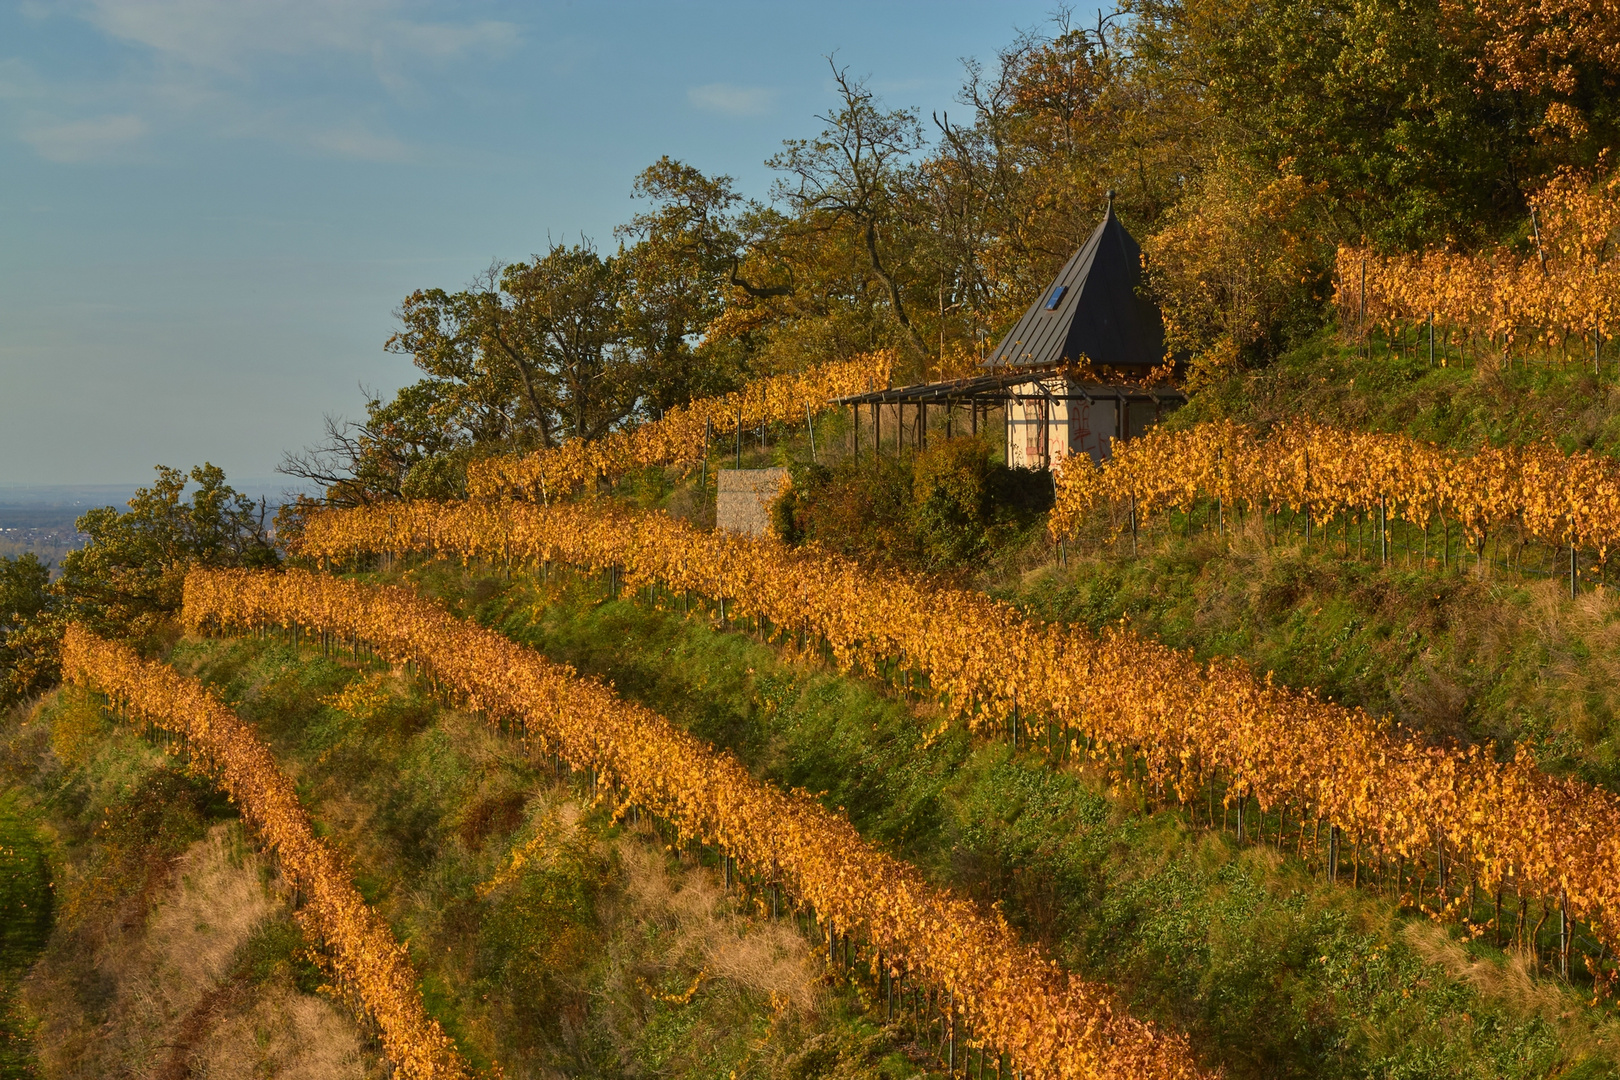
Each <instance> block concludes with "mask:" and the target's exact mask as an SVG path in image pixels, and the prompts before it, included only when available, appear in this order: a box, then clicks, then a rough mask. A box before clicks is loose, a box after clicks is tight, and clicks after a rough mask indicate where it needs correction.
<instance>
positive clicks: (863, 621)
mask: <svg viewBox="0 0 1620 1080" xmlns="http://www.w3.org/2000/svg"><path fill="white" fill-rule="evenodd" d="M1219 448H1220V444H1219V443H1216V444H1215V446H1214V447H1212V448H1209V449H1206V451H1205V452H1206V453H1207V454H1208V455H1209V456H1211V457H1213V458H1216V459H1219V458H1220V457H1221V455H1220V454H1219V453H1217V452H1216V451H1217V450H1218V449H1219ZM303 542H304V551H305V553H306V554H310V555H315V556H319V557H323V558H333V557H339V556H349V555H356V554H362V553H379V552H394V553H398V552H406V551H430V552H439V553H453V554H458V555H461V556H463V557H467V558H483V559H490V560H498V561H501V562H505V563H507V564H508V565H510V563H511V562H513V561H535V562H548V561H551V560H563V561H566V562H569V563H573V564H577V565H582V566H585V567H589V568H591V569H596V570H603V569H608V568H610V567H612V568H615V569H616V571H617V572H618V573H621V574H622V576H623V580H624V581H625V583H626V584H627V585H643V584H648V583H651V582H655V581H661V582H664V583H665V584H666V585H667V586H668V587H669V588H670V589H671V590H673V591H675V592H676V593H678V594H679V593H685V592H687V591H691V592H696V593H698V594H701V595H706V596H710V597H714V598H718V599H722V600H724V601H726V602H728V603H729V605H730V607H731V610H732V612H733V613H734V614H736V615H738V616H763V617H764V618H765V619H768V620H769V621H770V622H771V623H772V624H773V625H774V626H776V627H777V628H778V630H779V632H781V633H783V634H788V635H794V634H798V635H812V636H818V637H819V638H820V640H821V643H822V644H823V645H824V647H825V649H826V651H827V655H828V656H829V657H830V658H831V659H832V660H833V661H834V662H835V663H836V664H838V666H839V667H840V668H842V669H843V670H846V671H856V672H859V673H862V674H878V673H879V672H880V671H883V670H885V669H886V668H887V667H888V666H889V665H893V666H894V667H898V668H903V669H907V670H910V671H914V672H916V673H918V674H919V675H920V676H924V677H926V679H927V685H928V687H929V690H928V692H929V693H932V694H933V695H936V696H937V697H938V699H939V701H940V703H941V704H942V705H943V706H944V707H945V709H946V710H947V711H948V712H949V713H950V714H951V715H952V716H954V717H955V718H957V719H958V720H960V721H963V722H965V723H966V724H968V725H969V726H970V728H972V729H973V730H976V731H979V732H995V731H999V730H1004V729H1007V728H1013V729H1014V730H1016V729H1017V728H1018V726H1019V725H1020V724H1021V725H1022V727H1023V729H1024V730H1026V731H1028V730H1030V729H1033V730H1035V731H1036V732H1037V735H1036V738H1042V739H1043V741H1045V743H1046V745H1047V746H1048V747H1054V748H1056V750H1055V752H1056V753H1057V755H1058V756H1060V757H1068V756H1071V755H1072V753H1073V752H1076V751H1081V752H1087V753H1089V754H1090V755H1091V757H1092V758H1094V759H1096V760H1099V761H1102V762H1105V763H1106V764H1107V765H1108V767H1109V768H1111V769H1113V770H1114V771H1115V773H1116V774H1117V775H1121V776H1123V775H1126V774H1127V771H1128V772H1129V775H1131V776H1133V777H1134V778H1136V779H1137V780H1138V781H1139V782H1141V783H1142V784H1143V785H1144V786H1146V787H1151V788H1153V789H1154V790H1160V791H1165V792H1168V793H1171V794H1173V795H1175V797H1177V798H1179V799H1180V800H1182V801H1183V802H1184V803H1187V802H1190V801H1192V799H1193V798H1194V797H1196V796H1197V795H1199V794H1200V793H1201V792H1203V791H1204V790H1206V785H1208V790H1210V791H1211V792H1212V793H1213V789H1214V787H1215V785H1216V784H1217V783H1219V782H1224V786H1225V789H1224V790H1225V793H1224V794H1223V796H1222V797H1223V799H1225V800H1230V801H1246V800H1248V799H1254V800H1255V801H1256V802H1258V803H1259V805H1260V806H1261V808H1262V809H1263V810H1272V809H1276V810H1283V809H1288V808H1292V809H1293V810H1294V811H1295V812H1296V814H1297V815H1298V817H1299V818H1300V819H1301V820H1303V818H1304V817H1305V816H1306V815H1307V814H1309V815H1311V816H1313V817H1314V818H1315V819H1316V821H1317V822H1318V823H1319V824H1320V823H1324V822H1325V823H1327V824H1328V825H1329V826H1330V827H1332V828H1333V829H1338V830H1343V832H1344V834H1345V837H1346V841H1347V842H1348V843H1352V844H1355V845H1356V849H1357V850H1358V851H1359V850H1362V848H1363V847H1365V849H1366V850H1367V851H1368V852H1369V853H1370V854H1373V855H1375V856H1376V857H1377V858H1379V859H1380V860H1410V859H1414V858H1417V857H1420V856H1421V855H1423V853H1425V852H1427V853H1436V852H1439V853H1440V855H1441V857H1442V858H1444V859H1446V860H1449V861H1450V862H1451V863H1452V864H1454V865H1455V866H1457V867H1459V868H1460V869H1459V871H1458V874H1467V875H1472V880H1473V882H1474V883H1475V884H1476V885H1477V887H1478V888H1480V889H1482V890H1485V891H1486V892H1487V894H1489V892H1490V891H1492V890H1496V889H1498V888H1499V887H1501V886H1502V885H1503V884H1504V883H1507V882H1510V881H1511V882H1512V884H1513V886H1514V888H1515V889H1516V890H1517V891H1518V892H1519V893H1520V895H1521V896H1524V895H1527V894H1531V893H1534V894H1538V895H1540V896H1542V897H1544V898H1549V902H1551V899H1552V898H1556V902H1557V903H1559V904H1560V905H1563V906H1564V910H1566V911H1567V912H1568V913H1569V915H1570V916H1571V917H1577V918H1581V919H1585V920H1587V921H1588V922H1589V923H1590V924H1591V925H1592V926H1593V927H1594V929H1595V930H1596V932H1597V933H1598V935H1599V937H1600V938H1602V939H1603V940H1605V941H1607V942H1609V943H1610V945H1611V947H1612V946H1613V945H1614V944H1616V943H1620V805H1617V803H1616V800H1615V799H1614V798H1613V797H1612V796H1610V795H1608V794H1607V793H1604V792H1602V791H1600V790H1598V789H1596V788H1593V787H1591V786H1590V785H1586V784H1581V783H1579V782H1576V781H1573V780H1567V779H1559V778H1555V777H1551V776H1548V775H1547V774H1545V773H1543V772H1542V771H1541V770H1540V769H1539V768H1538V767H1537V765H1536V763H1535V761H1534V758H1533V756H1532V754H1531V753H1530V751H1529V750H1527V749H1521V750H1519V751H1518V752H1517V753H1516V755H1515V756H1514V757H1513V758H1512V759H1511V760H1508V761H1505V762H1499V761H1497V760H1495V759H1494V758H1493V757H1492V756H1491V755H1490V754H1489V753H1488V752H1481V750H1480V749H1479V748H1478V747H1470V748H1467V749H1454V748H1443V747H1433V746H1428V745H1426V744H1425V743H1424V742H1423V740H1422V739H1421V738H1420V737H1419V736H1418V735H1417V734H1416V733H1414V732H1411V731H1409V730H1407V729H1404V728H1402V727H1400V726H1398V725H1391V724H1388V723H1386V722H1382V721H1378V720H1375V719H1374V718H1372V717H1370V716H1368V715H1367V714H1366V713H1365V712H1364V711H1362V710H1361V709H1357V708H1346V707H1344V706H1340V705H1336V704H1333V703H1329V702H1325V701H1322V700H1321V699H1319V698H1318V697H1317V696H1316V695H1314V694H1313V693H1311V692H1309V691H1300V690H1291V689H1285V688H1282V687H1278V686H1275V685H1273V684H1272V682H1271V680H1270V679H1269V677H1267V678H1262V677H1259V676H1257V675H1256V674H1255V673H1254V672H1253V671H1252V670H1250V669H1249V668H1248V667H1247V666H1246V665H1244V664H1243V663H1241V662H1239V661H1236V660H1232V659H1217V660H1214V661H1211V662H1210V663H1208V664H1200V663H1199V662H1198V661H1196V660H1195V659H1194V658H1193V657H1192V656H1191V655H1190V654H1189V653H1186V652H1180V651H1177V650H1174V649H1170V648H1167V647H1165V646H1163V645H1161V644H1159V643H1157V642H1155V641H1153V640H1151V639H1148V638H1144V637H1142V636H1140V635H1138V634H1135V633H1133V632H1131V631H1130V630H1129V629H1128V628H1125V627H1114V628H1110V629H1107V630H1105V631H1103V632H1102V633H1100V634H1093V633H1091V632H1089V631H1088V630H1086V629H1085V628H1083V627H1079V626H1071V625H1054V624H1041V623H1038V622H1035V621H1033V620H1030V619H1028V618H1026V617H1024V616H1022V615H1020V614H1019V613H1018V612H1017V611H1015V610H1014V609H1013V608H1012V607H1011V606H1009V605H1007V604H1004V603H1000V602H997V601H994V600H991V599H990V598H988V597H986V596H984V595H982V594H979V593H975V592H972V591H969V590H962V589H950V588H938V587H934V586H933V585H931V584H930V583H929V582H927V581H925V580H923V579H920V578H914V577H908V576H905V575H902V574H896V573H873V572H869V571H866V570H864V569H862V568H861V567H859V566H858V565H856V564H854V563H852V562H849V561H847V560H843V559H839V558H836V557H833V556H830V555H827V554H824V553H819V552H816V551H808V552H806V551H795V550H792V549H788V548H785V547H783V546H781V545H779V544H776V543H774V542H771V541H766V540H756V539H752V538H748V537H741V536H734V535H726V534H720V533H708V532H701V531H699V530H697V529H694V528H692V527H690V526H688V525H686V524H685V523H683V522H680V521H677V520H674V519H672V518H669V517H667V516H665V515H662V514H653V513H638V512H628V511H611V510H607V509H605V508H602V507H599V506H591V505H557V506H550V507H540V506H533V505H528V504H521V503H507V504H462V503H447V504H439V503H408V504H396V505H394V506H391V507H387V508H374V509H373V508H362V509H359V510H352V511H340V512H328V513H326V514H323V515H320V516H317V517H316V518H315V519H314V520H313V521H312V522H311V524H310V527H309V529H308V531H307V532H306V533H305V535H304V541H303ZM334 617H339V616H336V615H335V616H334ZM1043 729H1044V731H1043ZM1211 797H1213V794H1212V795H1211ZM1302 842H1303V840H1302ZM1454 876H1456V875H1454Z"/></svg>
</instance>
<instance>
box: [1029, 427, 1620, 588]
mask: <svg viewBox="0 0 1620 1080" xmlns="http://www.w3.org/2000/svg"><path fill="white" fill-rule="evenodd" d="M1056 485H1057V504H1056V506H1055V508H1054V509H1053V511H1052V517H1051V530H1052V534H1053V535H1054V536H1055V537H1057V538H1059V539H1069V538H1073V537H1074V536H1075V535H1076V534H1077V532H1078V531H1079V529H1080V526H1081V524H1082V523H1083V521H1084V520H1085V518H1086V516H1087V515H1088V514H1090V513H1091V512H1092V511H1094V510H1097V509H1100V508H1107V509H1108V510H1109V511H1110V512H1111V515H1112V517H1113V520H1114V522H1115V528H1116V529H1120V528H1124V527H1126V525H1127V523H1128V522H1130V521H1131V520H1132V518H1133V516H1134V519H1135V521H1136V522H1137V523H1138V524H1141V523H1142V522H1143V521H1145V520H1146V519H1147V518H1148V517H1149V516H1151V515H1154V514H1158V513H1162V512H1164V511H1166V510H1171V509H1176V508H1179V509H1182V510H1187V511H1190V510H1191V509H1192V508H1193V506H1194V504H1195V503H1196V502H1197V501H1198V500H1200V499H1208V500H1220V501H1221V503H1222V505H1223V508H1230V509H1231V510H1233V511H1234V512H1235V511H1236V510H1238V509H1239V508H1240V507H1246V508H1247V509H1248V510H1249V511H1250V512H1260V513H1266V512H1272V511H1276V510H1277V509H1279V508H1286V509H1288V510H1290V511H1292V512H1295V513H1299V514H1304V515H1307V516H1308V517H1309V518H1311V519H1313V520H1314V521H1317V522H1325V521H1328V520H1331V519H1332V518H1334V517H1337V516H1340V515H1344V514H1349V513H1362V514H1366V515H1373V518H1374V523H1375V528H1387V525H1388V523H1389V522H1391V521H1393V520H1395V519H1401V520H1404V521H1406V522H1408V523H1410V524H1412V525H1415V526H1417V527H1418V528H1420V529H1423V530H1425V531H1427V530H1428V528H1429V527H1430V524H1431V522H1434V521H1436V520H1441V521H1444V522H1446V523H1447V527H1448V528H1449V527H1451V526H1455V527H1456V528H1457V529H1458V530H1459V533H1460V535H1461V536H1462V537H1464V538H1465V540H1466V542H1467V543H1468V544H1469V546H1470V547H1472V548H1473V549H1474V550H1475V551H1476V552H1478V551H1479V550H1481V549H1482V548H1483V547H1484V544H1485V542H1486V540H1487V539H1488V538H1489V537H1491V536H1492V535H1498V536H1500V535H1502V534H1505V533H1508V532H1510V531H1511V532H1512V533H1513V534H1514V535H1516V536H1517V537H1519V538H1520V539H1524V538H1531V539H1535V540H1539V541H1541V542H1543V543H1545V544H1549V545H1554V546H1557V547H1566V546H1574V547H1576V548H1580V549H1585V550H1591V551H1595V552H1597V554H1598V556H1599V557H1600V558H1603V557H1606V556H1607V555H1608V552H1609V549H1610V548H1612V547H1614V546H1615V544H1616V543H1617V542H1620V465H1617V464H1616V463H1615V462H1614V460H1613V459H1611V458H1608V457H1606V456H1604V455H1601V454H1594V453H1591V452H1589V451H1583V452H1581V453H1578V454H1565V453H1563V452H1562V451H1561V450H1559V449H1558V448H1557V447H1555V446H1552V445H1551V444H1548V443H1537V444H1534V445H1530V446H1503V447H1486V448H1485V449H1483V450H1480V451H1478V452H1477V453H1474V454H1460V453H1457V452H1455V451H1449V450H1443V449H1441V448H1440V447H1437V446H1434V445H1432V444H1430V443H1424V442H1420V441H1418V440H1417V439H1413V438H1411V437H1409V436H1406V435H1400V434H1383V433H1378V432H1369V431H1350V430H1345V429H1341V428H1333V427H1328V426H1325V425H1322V424H1311V423H1296V424H1287V425H1283V426H1281V427H1279V428H1278V429H1277V430H1275V431H1274V432H1272V433H1271V434H1270V435H1269V436H1266V437H1262V436H1261V435H1259V434H1258V433H1257V432H1256V431H1254V429H1252V428H1249V427H1246V426H1244V425H1241V424H1234V423H1231V422H1224V421H1223V422H1214V423H1206V424H1199V425H1197V426H1196V427H1193V428H1189V429H1187V430H1185V431H1164V430H1156V431H1152V432H1149V433H1148V434H1147V435H1145V436H1143V437H1141V438H1138V439H1132V440H1130V441H1128V442H1125V443H1121V444H1118V445H1117V446H1116V447H1115V449H1114V454H1113V456H1112V458H1110V459H1109V460H1108V461H1107V462H1105V463H1103V465H1101V466H1100V467H1099V466H1095V465H1093V464H1092V463H1091V459H1090V458H1089V457H1086V456H1084V455H1080V456H1077V457H1071V458H1069V459H1067V460H1066V461H1065V462H1064V463H1063V466H1062V468H1061V469H1060V470H1059V472H1058V474H1057V478H1056ZM1376 535H1378V536H1379V537H1380V538H1381V537H1382V536H1383V535H1384V534H1382V533H1378V534H1376Z"/></svg>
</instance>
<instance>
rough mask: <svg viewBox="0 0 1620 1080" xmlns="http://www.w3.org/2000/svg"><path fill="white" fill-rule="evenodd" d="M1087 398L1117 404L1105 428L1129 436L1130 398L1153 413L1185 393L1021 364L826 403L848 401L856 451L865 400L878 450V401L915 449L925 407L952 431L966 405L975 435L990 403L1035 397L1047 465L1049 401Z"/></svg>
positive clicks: (923, 434)
mask: <svg viewBox="0 0 1620 1080" xmlns="http://www.w3.org/2000/svg"><path fill="white" fill-rule="evenodd" d="M1071 401H1073V402H1084V403H1086V404H1090V403H1092V402H1098V401H1106V402H1111V403H1114V404H1115V405H1116V408H1115V409H1114V415H1115V416H1116V417H1118V424H1117V429H1116V430H1115V431H1113V432H1111V433H1110V434H1111V435H1112V436H1113V437H1114V438H1118V439H1128V438H1131V437H1132V436H1133V435H1136V434H1140V432H1139V431H1132V430H1130V423H1129V419H1128V418H1129V416H1130V408H1129V406H1130V405H1131V404H1133V403H1135V404H1139V405H1150V406H1152V407H1153V410H1154V419H1155V420H1157V419H1158V417H1159V416H1160V415H1162V414H1163V413H1164V412H1166V411H1168V410H1169V409H1175V408H1179V407H1180V406H1181V405H1183V404H1185V403H1186V401H1187V395H1186V394H1184V393H1182V392H1181V391H1180V390H1177V389H1174V388H1171V387H1164V386H1144V385H1140V384H1133V383H1104V382H1077V381H1074V380H1073V379H1071V378H1070V377H1069V376H1068V375H1067V374H1065V373H1064V372H1063V371H1062V370H1059V369H1057V368H1053V369H1051V370H1049V371H1045V372H1037V371H1031V370H1029V369H1028V368H1021V369H1019V370H1017V371H1000V372H997V373H995V374H991V375H976V376H971V377H969V378H965V379H953V380H949V381H947V382H936V383H917V384H915V385H913V386H896V387H891V388H889V389H885V390H871V391H868V392H867V393H864V394H850V395H848V396H847V397H841V398H834V399H833V400H832V402H831V403H830V404H833V405H847V406H849V408H850V411H851V413H852V415H853V416H854V418H855V421H856V422H855V423H854V424H853V425H852V429H851V430H852V432H853V436H854V440H855V443H854V450H855V452H856V453H859V452H860V422H859V421H860V416H859V410H860V408H861V406H863V405H865V406H867V407H869V408H870V409H871V416H872V424H871V427H872V433H873V450H874V452H877V451H880V450H881V448H882V445H883V426H882V416H883V412H882V407H883V406H885V405H889V406H893V407H894V408H895V412H896V419H897V420H898V421H899V423H898V424H897V427H898V430H897V431H896V433H895V434H896V442H895V445H896V447H897V448H903V447H904V446H905V442H906V429H907V428H910V429H911V431H912V445H913V446H914V447H916V448H917V449H927V447H928V409H929V407H930V406H934V407H936V408H940V409H943V410H944V411H945V434H946V436H947V437H949V436H950V435H951V434H952V426H953V420H954V418H955V416H956V414H957V413H958V412H959V411H960V410H962V409H967V410H968V425H969V430H970V431H971V432H972V433H973V434H975V435H977V434H978V433H979V418H980V416H981V415H985V416H988V414H989V413H990V411H991V410H992V409H1001V410H1003V411H1005V410H1006V408H1007V406H1008V404H1009V403H1014V402H1016V403H1020V404H1021V403H1025V402H1040V403H1042V404H1044V405H1046V406H1047V407H1046V408H1044V409H1042V410H1041V416H1042V417H1043V419H1044V423H1045V424H1046V425H1047V430H1046V431H1044V432H1042V435H1041V445H1043V446H1045V447H1047V448H1048V452H1047V454H1046V457H1045V460H1043V461H1042V462H1041V465H1042V467H1045V468H1050V467H1051V465H1052V461H1051V455H1050V449H1049V448H1050V447H1051V446H1052V440H1051V435H1050V425H1051V423H1052V417H1053V415H1054V413H1055V411H1056V410H1055V409H1053V408H1052V407H1051V406H1053V405H1056V404H1057V403H1059V402H1071ZM908 406H910V407H912V408H914V409H915V410H916V412H915V414H914V417H913V420H912V422H910V423H907V422H906V420H905V419H904V417H905V412H906V408H907V407H908Z"/></svg>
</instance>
